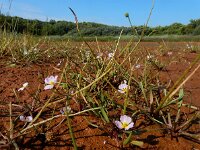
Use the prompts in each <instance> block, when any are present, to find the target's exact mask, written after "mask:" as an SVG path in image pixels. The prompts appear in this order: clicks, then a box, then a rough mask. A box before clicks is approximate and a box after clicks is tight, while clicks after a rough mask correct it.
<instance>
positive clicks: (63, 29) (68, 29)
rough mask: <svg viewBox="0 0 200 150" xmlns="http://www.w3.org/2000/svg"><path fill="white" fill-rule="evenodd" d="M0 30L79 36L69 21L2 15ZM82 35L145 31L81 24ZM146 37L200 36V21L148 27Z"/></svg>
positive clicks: (89, 23)
mask: <svg viewBox="0 0 200 150" xmlns="http://www.w3.org/2000/svg"><path fill="white" fill-rule="evenodd" d="M0 28H1V29H2V30H6V31H7V32H16V33H29V34H33V35H61V36H62V35H67V36H75V35H78V33H77V30H76V24H75V23H73V22H68V21H55V20H50V21H40V20H29V19H23V18H20V17H12V16H6V15H4V14H0ZM79 28H80V31H81V34H82V35H84V36H118V35H119V34H120V31H121V30H122V29H123V35H133V34H135V32H137V33H138V34H139V35H140V34H141V33H142V31H143V28H144V27H143V26H135V27H133V28H134V30H133V28H131V27H118V26H108V25H104V24H98V23H93V22H81V23H79ZM144 34H145V35H200V19H197V20H190V23H189V24H187V25H183V24H181V23H173V24H171V25H169V26H157V27H147V28H146V29H145V32H144Z"/></svg>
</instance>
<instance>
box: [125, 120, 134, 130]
mask: <svg viewBox="0 0 200 150" xmlns="http://www.w3.org/2000/svg"><path fill="white" fill-rule="evenodd" d="M133 126H134V123H133V122H131V123H130V124H129V125H128V126H127V127H125V130H129V129H130V128H132V127H133Z"/></svg>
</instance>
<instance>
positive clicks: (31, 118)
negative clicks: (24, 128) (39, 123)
mask: <svg viewBox="0 0 200 150" xmlns="http://www.w3.org/2000/svg"><path fill="white" fill-rule="evenodd" d="M19 119H20V120H21V121H24V122H31V121H32V120H33V117H32V116H23V115H21V116H19Z"/></svg>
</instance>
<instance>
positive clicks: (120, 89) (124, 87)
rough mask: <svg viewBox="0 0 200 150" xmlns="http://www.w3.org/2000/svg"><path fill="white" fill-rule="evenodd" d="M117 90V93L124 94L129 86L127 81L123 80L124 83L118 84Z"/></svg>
mask: <svg viewBox="0 0 200 150" xmlns="http://www.w3.org/2000/svg"><path fill="white" fill-rule="evenodd" d="M118 88H119V90H118V91H119V92H120V93H126V92H127V90H128V88H129V86H128V84H127V81H126V80H124V83H122V84H120V85H119V87H118Z"/></svg>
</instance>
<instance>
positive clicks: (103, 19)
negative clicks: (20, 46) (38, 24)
mask: <svg viewBox="0 0 200 150" xmlns="http://www.w3.org/2000/svg"><path fill="white" fill-rule="evenodd" d="M10 2H12V3H11V8H10V9H9V4H10ZM151 6H152V0H0V10H1V12H3V13H9V14H10V15H12V16H20V17H23V18H28V19H39V20H50V19H55V20H66V21H74V18H73V15H72V14H71V12H70V11H69V9H68V7H71V8H72V9H73V10H74V11H75V12H76V14H77V16H78V20H79V22H83V21H85V22H97V23H103V24H108V25H117V26H129V23H128V20H127V19H126V18H125V17H124V14H125V13H126V12H128V13H129V15H130V18H131V20H132V22H133V24H134V25H143V24H145V22H146V20H147V18H148V15H149V11H150V9H151ZM199 18H200V0H155V6H154V10H153V13H152V16H151V20H150V22H149V26H158V25H161V26H164V25H170V24H172V23H175V22H180V23H183V24H187V23H189V21H190V19H199Z"/></svg>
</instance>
